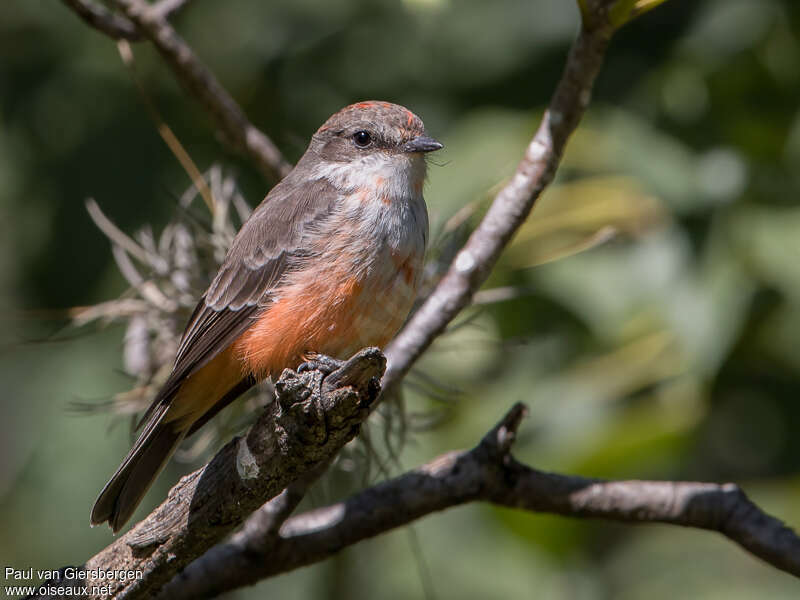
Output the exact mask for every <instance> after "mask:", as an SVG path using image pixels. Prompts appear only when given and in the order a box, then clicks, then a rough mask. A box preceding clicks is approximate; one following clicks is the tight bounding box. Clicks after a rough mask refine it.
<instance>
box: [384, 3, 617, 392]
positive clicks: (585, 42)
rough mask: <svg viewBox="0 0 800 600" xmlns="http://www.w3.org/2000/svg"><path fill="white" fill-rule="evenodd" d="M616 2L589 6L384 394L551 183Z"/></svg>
mask: <svg viewBox="0 0 800 600" xmlns="http://www.w3.org/2000/svg"><path fill="white" fill-rule="evenodd" d="M614 3H615V0H594V1H593V2H590V4H591V7H588V8H587V10H586V11H585V13H584V22H583V27H582V29H581V31H580V33H579V34H578V37H577V39H576V40H575V42H574V43H573V45H572V48H571V49H570V52H569V56H568V58H567V63H566V66H565V68H564V72H563V74H562V75H561V80H560V81H559V82H558V86H557V87H556V91H555V93H554V94H553V97H552V99H551V100H550V104H549V106H548V107H547V110H546V111H545V113H544V116H543V118H542V122H541V124H540V125H539V129H538V130H537V131H536V134H535V135H534V137H533V139H532V140H531V142H530V144H529V145H528V148H527V149H526V151H525V155H524V156H523V158H522V160H521V161H520V163H519V165H518V166H517V170H516V171H515V173H514V175H513V176H512V177H511V179H510V180H509V182H508V183H507V184H506V185H505V186H504V187H503V188H502V189H501V190H500V191H499V192H498V194H497V195H496V196H495V198H494V201H493V202H492V205H491V206H490V207H489V210H488V212H487V213H486V215H485V216H484V217H483V219H482V220H481V222H480V224H479V225H478V227H477V228H476V229H475V231H473V232H472V235H470V237H469V239H468V240H467V242H466V244H464V247H463V248H461V250H460V251H459V252H458V253H457V254H456V256H455V258H454V260H453V262H452V264H451V265H450V268H449V269H448V271H447V273H446V274H445V276H444V277H443V278H442V280H441V281H440V282H439V284H438V285H437V286H436V289H435V290H434V291H433V293H432V294H431V295H430V296H429V297H428V299H427V300H426V301H425V302H424V303H423V304H422V306H421V307H420V308H419V310H418V311H417V312H416V313H414V315H413V316H412V317H411V319H410V320H409V322H408V323H407V324H406V326H405V327H404V328H403V330H402V331H401V332H400V334H399V335H398V336H397V337H396V338H395V339H394V340H393V341H392V343H391V344H390V345H389V347H388V348H387V350H386V358H387V360H388V366H387V368H386V375H384V378H383V382H382V385H383V390H384V393H385V394H384V395H388V394H389V393H390V392H391V390H392V388H393V387H394V386H396V385H397V384H398V383H399V381H400V380H401V379H402V378H403V376H404V375H405V374H406V373H407V372H408V370H409V369H410V368H411V366H412V365H413V364H414V362H415V361H416V360H417V359H418V358H419V357H420V356H421V355H422V353H423V352H424V351H425V350H426V349H427V348H428V346H430V345H431V343H432V342H433V340H434V339H435V338H436V337H437V336H439V335H440V334H441V333H442V332H443V331H444V329H445V327H447V325H448V324H449V323H450V321H452V320H453V318H455V316H456V315H457V314H458V313H459V312H460V311H461V309H463V308H464V307H465V306H467V305H468V304H469V303H470V302H471V300H472V297H473V295H474V294H475V292H476V291H477V290H478V288H480V286H481V285H482V284H483V282H484V281H486V278H487V277H488V276H489V273H490V272H491V270H492V268H493V267H494V265H495V263H496V262H497V259H498V258H499V257H500V253H501V252H502V251H503V249H504V248H505V247H506V245H508V243H509V242H510V241H511V238H512V237H513V235H514V233H516V231H517V229H519V227H520V226H521V225H522V223H524V222H525V219H526V218H527V217H528V215H529V214H530V212H531V209H532V208H533V205H534V203H535V202H536V200H537V199H538V198H539V196H540V195H541V193H542V191H544V189H545V188H546V187H547V185H549V184H550V182H551V181H552V180H553V177H554V175H555V172H556V168H557V167H558V164H559V162H560V161H561V155H562V154H563V152H564V148H565V146H566V144H567V140H568V139H569V136H570V134H572V132H573V131H574V130H575V128H576V127H577V126H578V123H579V122H580V119H581V117H582V116H583V113H584V112H585V111H586V107H587V106H588V105H589V100H590V98H591V95H592V86H593V85H594V81H595V79H596V77H597V74H598V73H599V72H600V67H601V66H602V63H603V57H604V56H605V52H606V48H607V47H608V44H609V41H610V40H611V35H612V33H613V31H614V29H613V26H612V25H611V24H610V22H609V20H608V17H607V14H606V13H607V10H608V8H609V7H611V6H613V5H614Z"/></svg>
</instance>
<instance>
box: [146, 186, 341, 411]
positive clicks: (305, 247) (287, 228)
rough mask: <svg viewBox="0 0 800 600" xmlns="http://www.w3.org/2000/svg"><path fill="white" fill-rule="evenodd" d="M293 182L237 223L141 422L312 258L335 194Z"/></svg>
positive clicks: (239, 331) (276, 189)
mask: <svg viewBox="0 0 800 600" xmlns="http://www.w3.org/2000/svg"><path fill="white" fill-rule="evenodd" d="M297 179H298V177H297V176H295V172H294V171H293V172H292V173H290V174H289V175H288V176H287V177H286V178H285V179H284V180H283V181H281V182H280V183H279V184H278V185H276V186H275V187H274V188H273V189H272V191H270V193H269V194H268V195H267V197H266V198H265V199H264V201H263V202H262V203H261V204H260V205H259V206H258V207H257V208H256V209H255V210H254V211H253V214H252V215H251V216H250V218H249V219H248V220H247V221H246V222H245V223H244V225H242V229H241V230H240V231H239V233H238V234H237V235H236V237H235V238H234V240H233V243H232V244H231V248H230V250H229V251H228V254H227V256H226V257H225V260H224V262H223V263H222V266H221V267H220V269H219V271H218V272H217V275H216V276H215V277H214V280H213V281H212V282H211V285H210V286H209V287H208V290H207V291H206V293H205V294H204V295H203V297H202V298H201V299H200V301H199V302H198V304H197V306H196V307H195V309H194V312H193V313H192V316H191V317H190V318H189V322H188V324H187V325H186V329H185V330H184V333H183V336H182V338H181V342H180V345H179V346H178V352H177V356H176V358H175V364H174V366H173V369H172V373H171V374H170V376H169V377H168V378H167V381H166V383H165V384H164V386H163V387H162V388H161V390H160V392H159V393H158V395H157V396H156V398H155V400H154V401H153V403H152V405H151V406H150V408H148V410H147V412H146V413H145V415H144V416H143V417H142V420H141V422H140V424H141V423H143V422H145V421H147V420H148V419H149V417H150V416H151V415H153V414H154V413H155V412H156V409H157V407H158V406H160V405H163V404H165V403H169V402H170V401H171V399H172V398H173V397H174V395H175V393H176V392H177V391H178V389H179V388H180V386H181V383H182V382H183V381H184V380H185V379H186V378H187V377H189V376H190V375H192V374H193V373H195V372H196V371H197V370H199V369H200V368H202V367H203V366H204V365H206V364H207V363H208V362H209V361H211V360H212V359H213V358H214V357H215V356H217V355H218V354H219V353H220V352H222V351H223V350H225V349H226V348H227V347H228V346H230V344H232V343H233V342H234V341H235V340H236V339H237V338H238V337H239V336H240V335H242V333H244V332H245V331H246V330H247V329H248V328H249V327H250V325H251V324H252V322H253V320H254V319H255V318H256V317H257V315H258V312H259V309H261V308H263V307H264V306H266V305H268V304H269V302H270V299H271V297H272V296H273V294H274V291H275V289H276V288H277V287H278V286H280V282H281V280H282V279H283V277H284V276H285V275H286V273H289V272H291V271H293V270H296V269H301V268H302V267H303V264H304V263H305V262H306V260H307V259H308V258H309V257H311V256H312V255H313V254H312V253H311V252H310V251H309V244H308V241H309V239H308V238H309V235H313V232H314V231H315V230H316V229H317V225H318V224H319V223H320V222H323V221H325V220H327V219H328V218H329V217H330V216H331V215H332V214H333V212H334V210H335V209H336V206H337V204H338V202H337V200H338V193H337V192H336V190H335V188H333V186H331V185H330V184H329V183H328V182H327V180H325V179H317V180H310V181H309V180H306V181H298V180H297Z"/></svg>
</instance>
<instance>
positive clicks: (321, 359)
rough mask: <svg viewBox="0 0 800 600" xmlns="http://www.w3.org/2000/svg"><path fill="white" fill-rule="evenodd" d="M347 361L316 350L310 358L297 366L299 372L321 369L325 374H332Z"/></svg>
mask: <svg viewBox="0 0 800 600" xmlns="http://www.w3.org/2000/svg"><path fill="white" fill-rule="evenodd" d="M344 363H345V361H343V360H338V359H335V358H333V357H331V356H326V355H325V354H317V353H316V352H315V353H313V354H309V355H308V360H307V361H306V362H304V363H303V364H301V365H300V366H299V367H297V372H298V373H302V372H304V371H314V370H317V371H320V372H322V374H323V375H330V374H331V373H333V372H334V371H336V370H337V369H338V368H339V367H341V366H342V365H343V364H344Z"/></svg>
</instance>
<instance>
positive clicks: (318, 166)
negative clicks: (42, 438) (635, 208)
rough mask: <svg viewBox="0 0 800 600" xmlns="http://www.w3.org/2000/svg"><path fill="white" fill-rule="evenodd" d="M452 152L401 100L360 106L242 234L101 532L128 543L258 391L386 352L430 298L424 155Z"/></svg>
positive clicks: (111, 490) (336, 120) (97, 520)
mask: <svg viewBox="0 0 800 600" xmlns="http://www.w3.org/2000/svg"><path fill="white" fill-rule="evenodd" d="M442 147H443V145H442V144H441V143H440V142H439V141H437V140H436V139H434V138H432V137H430V136H429V135H428V134H427V133H426V130H425V126H424V124H423V122H422V120H421V119H420V118H419V117H418V116H417V115H415V114H414V113H412V112H411V111H410V110H409V109H407V108H405V107H403V106H400V105H398V104H393V103H391V102H384V101H364V102H358V103H355V104H351V105H349V106H346V107H345V108H343V109H341V110H339V111H338V112H336V113H334V114H333V115H332V116H331V117H330V118H329V119H328V120H327V121H325V123H324V124H323V125H322V126H321V127H320V128H319V129H318V130H317V131H316V133H314V135H313V136H312V137H311V141H310V143H309V146H308V148H307V149H306V151H305V153H304V154H303V156H302V157H301V158H300V160H299V161H298V162H297V164H296V166H295V167H294V169H293V170H292V171H290V172H289V174H288V175H286V177H284V179H282V180H281V181H280V182H279V183H278V184H276V185H275V186H274V187H273V188H272V190H270V192H269V193H268V194H267V196H266V198H265V199H264V200H263V201H262V202H261V204H259V206H258V207H257V208H256V209H255V210H254V211H253V213H252V214H251V216H250V217H249V218H248V219H247V220H246V221H245V222H244V223H243V225H242V227H241V229H240V230H239V232H238V233H237V235H236V236H235V238H234V240H233V242H232V244H231V246H230V249H229V250H228V253H227V255H226V257H225V259H224V261H223V262H222V264H221V266H220V268H219V270H218V272H217V273H216V275H215V277H214V278H213V280H212V282H211V284H210V285H209V287H208V289H207V290H206V292H205V293H204V294H203V296H202V297H201V298H200V300H199V302H198V303H197V306H196V308H195V309H194V311H193V313H192V315H191V316H190V318H189V321H188V324H187V325H186V328H185V330H184V333H183V335H182V337H181V341H180V343H179V345H178V350H177V355H176V358H175V362H174V365H173V368H172V371H171V373H170V375H169V376H168V378H167V379H166V381H165V383H164V384H163V386H162V387H161V388H160V390H159V392H158V393H157V394H156V396H155V398H154V399H153V401H152V403H151V405H150V407H149V408H148V409H147V410H146V411H145V413H144V415H143V416H142V418H141V419H140V421H139V425H138V427H137V429H141V431H140V433H139V434H138V437H137V438H136V441H135V442H134V444H133V447H132V448H131V450H130V452H128V454H127V456H126V457H125V458H124V460H123V461H122V463H121V464H120V466H119V468H118V469H117V470H116V472H115V473H114V474H113V475H112V477H111V478H110V479H109V481H108V483H106V485H105V487H103V489H102V491H101V492H100V495H99V496H98V498H97V500H96V502H95V504H94V507H93V508H92V512H91V524H92V525H93V526H94V525H99V524H102V523H106V522H107V523H108V524H109V526H110V527H111V529H112V531H113V532H114V533H117V532H118V531H119V530H120V529H121V528H122V527H123V526H124V525H125V523H126V522H127V521H128V520H129V519H130V517H131V516H132V514H133V512H134V511H135V509H136V507H137V506H138V505H139V503H140V502H141V501H142V498H143V497H144V495H145V493H146V492H147V491H148V489H149V488H150V486H151V485H152V483H153V481H154V480H155V479H156V477H157V476H158V475H159V473H160V472H161V470H162V469H163V467H164V465H165V464H166V463H167V461H168V460H169V458H170V457H171V456H172V454H173V453H174V452H175V450H176V449H177V447H178V445H179V444H180V443H181V441H182V440H183V439H184V438H186V437H187V436H190V435H192V434H193V433H194V432H195V431H197V430H198V429H199V428H200V427H202V426H203V425H204V424H205V423H206V422H207V421H208V420H209V419H211V418H212V417H213V416H214V415H216V414H217V413H218V412H219V411H220V410H221V409H223V408H224V407H225V406H227V405H228V404H229V403H230V402H232V401H233V400H234V399H235V398H236V397H238V396H239V395H241V394H242V393H243V392H244V391H246V390H247V389H249V388H250V387H252V386H253V385H255V384H256V383H258V382H260V381H263V380H265V379H267V378H270V377H271V378H276V377H277V376H279V375H280V373H281V372H282V371H283V369H285V368H293V369H294V368H299V369H302V368H317V367H320V368H327V369H328V370H330V369H332V368H333V367H332V365H335V364H336V361H337V360H344V359H346V358H349V357H350V356H351V355H352V354H353V353H355V352H357V351H358V350H359V349H361V348H363V347H366V346H377V347H379V348H383V347H385V345H386V344H387V343H388V342H389V341H390V340H391V339H392V337H393V336H394V335H395V334H396V333H397V331H398V330H399V328H400V327H401V326H402V324H403V323H404V322H405V319H406V318H407V316H408V314H409V312H410V310H411V307H412V304H413V302H414V300H415V297H416V294H417V289H418V287H419V283H420V279H421V276H422V267H423V259H424V255H425V250H426V246H427V242H428V212H427V207H426V203H425V200H424V198H423V186H424V183H425V178H426V170H427V161H426V155H427V153H429V152H433V151H436V150H439V149H441V148H442Z"/></svg>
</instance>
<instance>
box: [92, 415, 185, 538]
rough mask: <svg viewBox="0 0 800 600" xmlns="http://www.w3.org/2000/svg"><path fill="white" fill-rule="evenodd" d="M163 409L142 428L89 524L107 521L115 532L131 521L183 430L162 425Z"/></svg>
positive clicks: (179, 441)
mask: <svg viewBox="0 0 800 600" xmlns="http://www.w3.org/2000/svg"><path fill="white" fill-rule="evenodd" d="M166 408H167V407H166V406H164V407H163V409H161V410H157V411H156V413H155V414H153V415H152V416H151V417H150V419H149V421H148V423H147V425H146V426H145V428H144V430H143V431H142V433H141V434H140V435H139V438H138V439H137V440H136V443H135V444H134V445H133V448H131V451H130V452H128V456H126V457H125V460H123V461H122V464H121V465H120V467H119V469H117V472H116V473H114V475H113V476H112V477H111V479H110V480H109V482H108V483H107V484H106V485H105V487H104V488H103V491H102V492H100V496H98V498H97V501H96V502H95V503H94V508H92V517H91V523H92V525H99V524H101V523H105V522H106V521H108V524H109V525H110V526H111V529H112V530H113V531H114V533H116V532H117V531H119V530H120V529H121V528H122V526H123V525H125V523H126V522H127V521H128V519H130V518H131V515H132V514H133V512H134V511H135V510H136V507H137V506H138V505H139V502H141V501H142V498H144V495H145V494H146V493H147V490H149V489H150V486H151V485H152V484H153V481H155V479H156V477H157V476H158V474H159V473H160V472H161V469H163V468H164V465H165V464H166V462H167V460H169V457H170V456H172V453H173V452H175V449H176V448H177V446H178V444H180V443H181V440H183V438H184V437H185V435H186V431H176V430H175V429H174V426H175V423H162V422H161V421H162V420H163V417H164V414H165V413H166Z"/></svg>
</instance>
